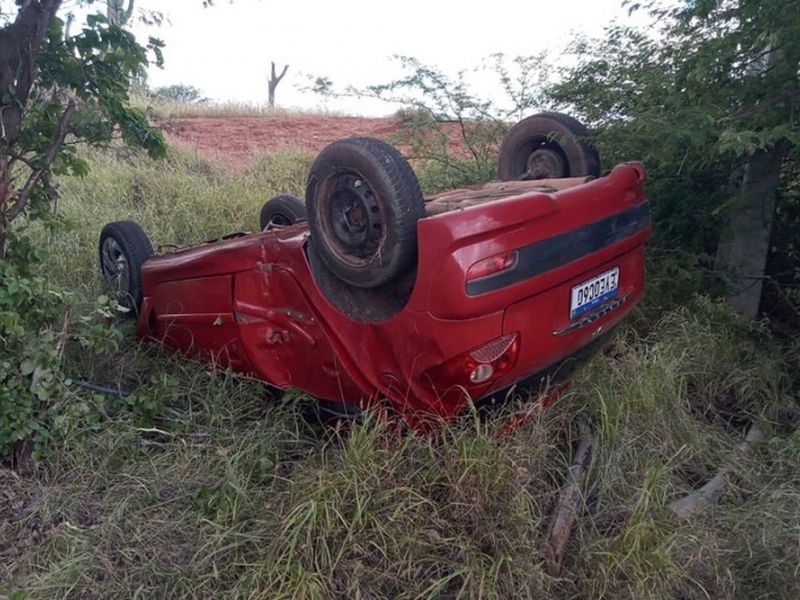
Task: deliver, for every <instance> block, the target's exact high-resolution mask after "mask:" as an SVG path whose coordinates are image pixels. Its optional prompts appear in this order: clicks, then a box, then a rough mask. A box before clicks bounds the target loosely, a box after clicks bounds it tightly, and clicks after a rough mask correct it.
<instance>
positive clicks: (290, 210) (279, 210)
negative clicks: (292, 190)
mask: <svg viewBox="0 0 800 600" xmlns="http://www.w3.org/2000/svg"><path fill="white" fill-rule="evenodd" d="M305 220H306V207H305V205H304V204H303V202H302V201H300V200H299V199H298V198H295V197H294V196H290V195H289V194H281V195H280V196H275V197H274V198H270V199H269V200H267V201H266V202H265V203H264V206H262V207H261V214H260V215H259V224H260V225H261V231H271V230H272V229H279V228H281V227H288V226H289V225H294V224H295V223H299V222H300V221H305Z"/></svg>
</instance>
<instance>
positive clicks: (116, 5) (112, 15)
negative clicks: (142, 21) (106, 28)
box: [106, 0, 134, 26]
mask: <svg viewBox="0 0 800 600" xmlns="http://www.w3.org/2000/svg"><path fill="white" fill-rule="evenodd" d="M133 2H134V0H128V8H125V0H107V1H106V16H107V17H108V21H109V23H113V24H114V25H120V26H121V25H125V24H126V23H127V22H128V21H129V20H130V18H131V15H133Z"/></svg>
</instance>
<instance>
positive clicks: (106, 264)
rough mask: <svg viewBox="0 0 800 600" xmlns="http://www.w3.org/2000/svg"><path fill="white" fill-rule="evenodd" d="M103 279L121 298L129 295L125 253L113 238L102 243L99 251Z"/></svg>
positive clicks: (128, 268)
mask: <svg viewBox="0 0 800 600" xmlns="http://www.w3.org/2000/svg"><path fill="white" fill-rule="evenodd" d="M101 262H102V268H103V277H104V278H105V280H106V282H108V284H109V285H110V286H111V287H112V288H113V289H114V290H115V291H116V292H117V294H118V296H119V297H120V298H121V297H123V296H125V295H128V294H130V283H131V282H130V265H129V264H128V259H127V258H126V257H125V252H124V251H123V250H122V247H121V246H120V245H119V243H118V242H117V240H115V239H114V238H111V237H109V238H106V239H105V241H103V248H102V251H101Z"/></svg>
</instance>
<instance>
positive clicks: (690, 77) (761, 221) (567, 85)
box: [553, 0, 800, 317]
mask: <svg viewBox="0 0 800 600" xmlns="http://www.w3.org/2000/svg"><path fill="white" fill-rule="evenodd" d="M633 8H634V9H636V8H638V5H633ZM648 9H649V11H650V13H651V15H652V16H653V18H654V20H655V22H656V23H660V28H659V29H658V30H657V32H656V33H655V34H651V33H650V32H647V31H640V30H635V29H632V28H628V27H621V26H616V27H612V28H611V29H610V30H609V31H608V37H607V38H606V39H605V40H601V41H599V42H586V41H581V42H579V43H578V44H577V45H576V47H575V51H576V52H578V54H579V57H580V62H579V65H578V66H577V67H576V68H575V69H574V70H573V71H572V72H571V74H570V75H569V77H568V78H567V79H566V81H564V82H563V83H562V84H561V85H559V86H557V87H556V88H555V89H554V90H553V98H554V99H555V100H556V101H558V102H561V103H569V104H571V105H572V106H573V107H574V109H575V110H576V111H577V112H578V113H579V114H580V115H582V116H583V117H584V118H585V119H586V120H588V121H589V122H590V123H591V124H593V125H594V126H595V127H596V128H597V129H598V130H599V132H600V135H599V140H598V142H599V143H600V144H601V145H603V146H604V147H605V148H606V150H607V153H608V154H610V155H611V156H612V157H613V158H615V159H624V158H629V157H631V156H635V157H638V158H643V159H644V160H645V161H646V163H647V164H648V166H649V167H650V168H651V170H652V172H653V173H654V175H655V177H653V180H654V181H655V182H658V183H657V187H655V188H654V189H653V188H651V190H650V194H651V197H652V198H653V199H654V200H655V202H654V209H655V213H656V219H655V220H656V221H657V222H659V223H661V224H662V227H661V230H660V231H659V232H658V233H659V236H660V237H661V239H662V240H668V241H669V243H672V244H678V245H681V246H683V247H684V248H687V249H705V250H707V251H710V252H711V253H715V254H716V255H717V261H716V265H717V268H718V270H719V272H720V275H721V276H722V279H723V281H724V283H725V284H726V286H727V290H728V298H729V300H730V302H731V304H732V306H733V307H734V308H735V309H737V310H738V311H739V312H741V313H743V314H746V315H748V316H750V317H754V316H755V315H756V313H757V310H758V301H759V297H760V291H761V281H762V279H763V275H764V265H765V261H766V257H767V252H768V249H769V236H770V227H771V224H772V214H773V212H774V198H775V192H776V190H777V187H778V182H779V178H780V173H781V171H782V169H783V166H784V165H785V161H786V160H787V157H789V158H790V159H793V158H794V157H796V155H797V152H798V148H800V136H798V129H797V125H796V123H795V121H794V114H795V107H796V104H797V98H798V97H800V83H799V80H798V68H800V3H797V2H784V1H782V0H698V1H692V2H689V1H688V0H687V1H686V2H682V3H681V4H679V5H678V6H677V7H675V6H674V5H673V6H671V7H670V8H662V7H661V6H660V5H658V4H655V3H651V4H650V5H648Z"/></svg>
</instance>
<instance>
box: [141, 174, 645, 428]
mask: <svg viewBox="0 0 800 600" xmlns="http://www.w3.org/2000/svg"><path fill="white" fill-rule="evenodd" d="M643 173H644V171H643V168H642V166H641V165H640V164H638V163H628V164H625V165H620V166H618V167H617V168H615V169H614V170H613V171H612V173H611V174H609V175H608V176H607V177H604V178H601V179H598V180H595V181H593V182H590V183H588V184H584V185H581V186H577V187H574V188H569V189H567V190H563V191H561V192H557V193H552V194H544V193H541V192H533V193H527V194H522V195H520V196H515V197H513V198H506V199H503V200H498V201H494V202H490V203H487V204H484V205H480V206H475V207H471V208H468V209H465V210H460V211H453V212H449V213H445V214H442V215H437V216H434V217H428V218H425V219H422V220H420V221H419V223H418V226H417V228H418V233H419V256H420V261H419V269H418V273H417V278H416V282H415V285H414V290H413V292H412V294H411V297H410V298H409V300H408V303H407V305H406V306H405V308H404V309H403V310H401V311H400V312H399V313H397V314H396V315H395V316H393V317H392V318H390V319H388V320H386V321H383V322H380V323H364V322H360V321H357V320H354V319H352V318H351V317H349V316H347V315H345V314H343V313H341V312H340V311H339V310H337V309H336V308H335V307H334V306H332V305H331V304H330V303H329V302H328V301H327V300H326V298H325V297H324V296H323V294H322V292H321V291H320V290H319V288H318V287H317V285H316V283H315V281H314V277H313V275H312V273H311V270H310V267H309V264H308V260H307V256H306V242H307V239H308V235H309V233H308V229H307V227H306V225H305V224H300V225H296V226H294V227H290V228H286V229H283V230H279V231H273V232H268V233H259V234H253V235H247V236H245V237H240V238H235V239H231V240H225V241H219V242H213V243H206V244H202V245H199V246H195V247H193V248H189V249H186V250H181V251H178V252H175V253H172V254H168V255H164V256H158V257H154V258H152V259H150V260H148V261H147V262H146V263H145V265H144V266H143V268H142V281H143V287H144V304H143V308H142V312H141V315H140V318H139V324H138V334H139V335H140V336H142V337H151V338H156V339H158V340H161V341H163V343H165V344H167V345H169V346H171V347H173V348H176V349H178V350H181V351H183V352H185V353H187V354H199V355H201V356H203V357H205V358H206V359H207V360H211V361H215V362H218V363H220V364H222V365H226V366H228V365H229V366H231V367H232V368H234V369H236V370H238V371H242V372H248V373H251V374H254V375H255V376H257V377H259V378H261V379H263V380H265V381H267V382H269V383H272V384H274V385H276V386H278V387H296V388H300V389H302V390H305V391H307V392H309V393H310V394H312V395H314V396H316V397H319V398H324V399H327V400H332V401H338V402H346V403H351V404H358V405H361V406H366V405H370V404H378V403H381V402H383V399H384V398H386V399H388V400H389V402H390V403H391V405H392V406H393V408H394V409H395V410H396V411H397V412H398V413H400V414H402V415H403V416H405V417H406V419H407V420H408V421H409V422H410V423H411V424H412V425H413V424H418V423H421V422H422V420H423V419H424V418H425V417H426V416H429V415H433V416H436V417H445V418H447V417H452V416H454V415H456V414H458V413H460V412H461V411H462V410H463V409H464V407H465V405H466V403H467V401H468V398H467V396H466V395H465V393H464V392H465V391H466V392H467V393H469V395H470V397H472V398H473V399H474V400H477V399H479V398H480V397H482V396H485V395H487V394H489V393H491V392H493V391H497V390H500V389H503V388H505V387H507V386H509V385H511V384H513V383H516V382H518V381H520V380H522V379H523V378H525V377H527V376H529V375H532V374H534V373H537V372H539V371H541V370H543V369H545V368H547V367H548V366H551V365H553V364H555V363H557V362H558V361H560V360H562V359H564V358H566V357H568V356H570V355H572V354H573V353H575V352H576V351H578V350H579V349H581V348H582V347H583V346H585V345H586V344H588V343H589V342H590V341H591V340H592V339H594V338H595V337H596V336H597V335H598V334H599V333H601V332H604V331H608V330H609V329H610V328H612V327H614V326H615V325H616V324H617V323H619V321H620V320H621V319H622V318H623V317H624V316H625V315H626V314H627V313H628V312H629V311H630V310H631V308H632V307H633V306H634V304H635V303H636V302H637V301H638V300H639V298H640V297H641V294H642V291H643V287H644V249H643V246H644V243H645V241H646V240H647V237H648V236H649V234H650V229H649V227H648V228H647V229H645V230H642V231H640V232H638V233H635V234H633V235H631V236H630V237H628V238H625V239H623V240H620V241H618V242H616V243H613V244H611V245H609V246H606V247H605V248H603V249H601V250H600V251H598V252H596V253H594V254H591V255H589V256H585V257H583V258H581V259H579V260H575V261H573V262H570V263H568V264H565V265H563V266H561V267H558V268H556V269H554V270H552V271H548V272H546V273H542V274H540V275H538V276H535V277H532V278H530V279H527V280H524V281H521V282H518V283H515V284H513V285H510V286H508V287H505V288H502V289H499V290H496V291H493V292H489V293H486V294H482V295H479V296H474V297H470V296H467V294H466V291H465V281H466V272H467V270H468V269H469V267H470V266H471V265H472V264H474V263H475V262H477V261H479V260H482V259H485V258H489V257H491V256H493V255H496V254H499V253H502V252H506V251H509V250H513V249H515V248H520V247H522V246H526V245H529V244H532V243H534V242H536V241H539V240H543V239H546V238H549V237H552V236H554V235H557V234H560V233H564V232H566V231H569V230H571V229H573V228H576V227H580V226H582V225H586V224H589V223H593V222H595V221H598V220H600V219H603V218H604V217H607V216H610V215H613V214H616V213H618V212H621V211H623V210H625V209H628V208H631V207H633V206H635V205H637V204H639V203H640V202H642V200H643V199H644V191H643V177H644V176H643ZM612 266H619V267H620V284H619V292H618V296H625V295H627V300H626V302H624V303H623V304H622V305H621V306H620V307H619V308H617V309H615V310H613V311H611V312H610V313H608V314H605V315H603V316H601V317H600V318H599V319H597V320H596V321H595V322H593V323H592V324H590V325H587V326H585V327H582V328H579V329H577V330H574V331H572V332H570V333H567V334H566V335H560V336H559V335H555V333H554V332H556V331H558V330H560V329H563V328H564V327H565V326H566V325H568V324H569V323H570V320H569V302H570V289H571V287H572V286H573V285H576V284H578V283H580V282H582V281H585V280H586V279H589V278H591V277H593V276H594V275H597V274H599V273H601V272H603V271H604V270H607V269H608V268H610V267H612ZM514 332H515V333H517V335H518V340H517V342H516V343H515V344H514V346H513V347H514V351H515V352H516V355H515V356H514V358H513V360H510V361H507V362H506V363H503V364H504V367H503V368H506V369H507V370H506V371H505V372H504V373H502V374H501V375H500V376H498V377H493V378H492V379H490V380H489V381H488V382H486V383H483V384H478V385H474V384H471V383H470V381H469V379H468V373H467V372H463V371H461V372H459V371H458V370H456V372H459V373H460V374H459V375H458V376H455V375H453V374H452V373H453V370H452V369H437V367H439V366H440V365H442V364H443V363H448V361H451V364H452V361H453V360H456V363H457V362H458V361H459V360H461V358H460V357H461V356H464V355H465V353H466V355H468V353H469V352H470V351H472V350H474V349H476V348H477V347H479V346H482V345H484V344H486V343H488V342H490V341H492V340H494V339H496V338H498V337H500V336H502V335H504V334H508V333H514ZM454 357H459V358H457V359H456V358H454ZM441 372H447V373H450V375H448V377H449V380H447V381H432V380H431V377H432V375H431V374H434V375H433V376H435V375H436V373H441Z"/></svg>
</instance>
